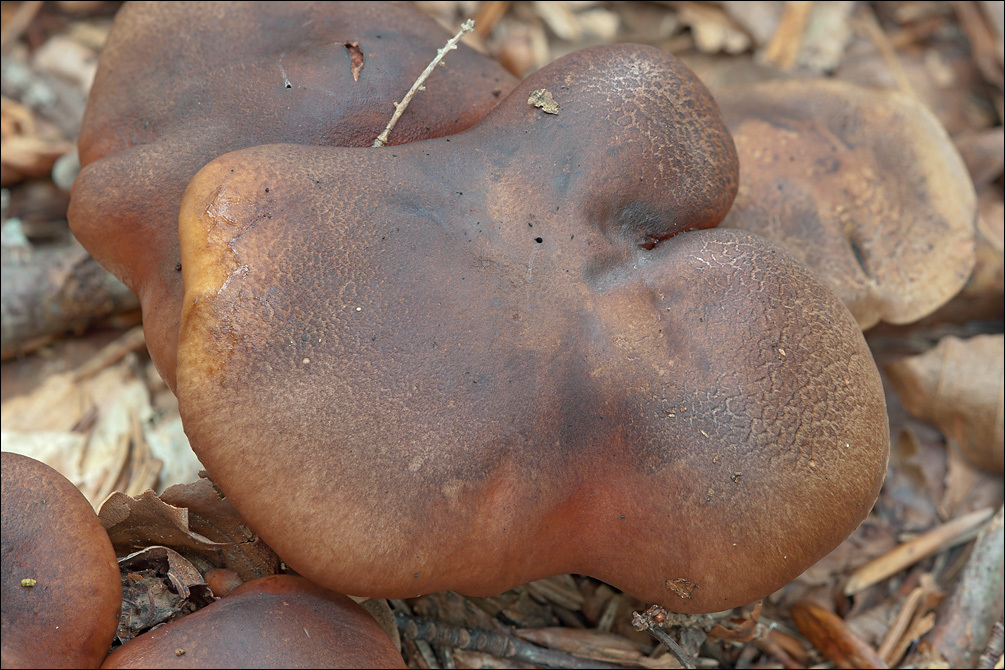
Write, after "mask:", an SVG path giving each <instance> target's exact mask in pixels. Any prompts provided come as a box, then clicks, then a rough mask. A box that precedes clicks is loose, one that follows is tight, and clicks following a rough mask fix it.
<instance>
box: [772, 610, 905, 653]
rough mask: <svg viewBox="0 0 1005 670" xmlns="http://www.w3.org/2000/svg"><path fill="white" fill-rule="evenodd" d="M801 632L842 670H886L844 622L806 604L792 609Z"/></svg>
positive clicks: (836, 616) (833, 615)
mask: <svg viewBox="0 0 1005 670" xmlns="http://www.w3.org/2000/svg"><path fill="white" fill-rule="evenodd" d="M791 614H792V620H793V621H794V622H795V624H796V627H797V628H798V629H799V632H800V633H802V634H803V636H804V637H806V639H807V640H809V641H810V643H811V644H812V645H813V646H814V647H816V648H817V649H819V650H820V652H821V653H822V654H823V655H824V656H826V657H827V658H829V659H830V660H832V661H834V664H835V665H836V666H837V667H839V668H886V667H887V665H886V663H884V662H883V659H881V658H880V657H879V654H878V653H877V652H876V650H875V649H873V648H872V646H871V645H869V644H867V643H866V642H864V641H863V640H862V639H861V638H860V637H859V636H858V635H857V634H855V632H854V631H852V629H851V628H849V627H848V624H846V623H845V622H844V619H842V618H841V617H839V616H838V615H837V614H834V613H833V612H830V611H828V610H825V609H824V608H822V607H820V606H819V605H816V604H814V603H811V602H809V601H807V600H800V601H798V602H796V603H795V604H793V606H792V611H791Z"/></svg>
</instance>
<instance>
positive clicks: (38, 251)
mask: <svg viewBox="0 0 1005 670" xmlns="http://www.w3.org/2000/svg"><path fill="white" fill-rule="evenodd" d="M11 223H12V222H11V221H8V222H7V224H11ZM0 263H2V267H0V273H2V285H3V288H2V295H0V359H2V360H7V359H9V358H11V357H13V356H16V355H18V354H23V353H27V352H29V351H32V350H34V349H37V348H38V347H39V346H41V345H43V344H45V343H46V342H49V341H50V340H51V339H52V338H54V337H57V336H59V335H61V334H63V333H66V332H71V331H79V330H82V329H84V328H86V327H87V326H88V325H90V324H92V323H94V322H95V321H98V320H99V319H102V318H106V317H108V316H111V315H113V314H121V313H124V312H129V311H134V310H137V309H139V302H138V301H137V300H136V296H134V295H133V294H132V292H131V291H129V289H127V288H126V287H125V285H124V284H123V283H122V282H120V281H119V280H118V279H116V278H115V277H114V276H113V275H112V274H110V273H109V272H108V271H107V270H105V269H104V268H103V267H101V266H100V265H98V263H97V261H95V260H94V259H93V258H91V256H90V254H88V253H87V252H86V251H85V250H84V248H83V247H81V246H80V245H79V244H78V243H77V242H76V241H67V242H64V243H61V244H55V245H51V246H50V245H47V246H45V247H31V246H30V245H29V246H27V247H26V246H25V245H19V246H18V247H17V248H12V247H9V246H5V247H4V248H3V250H2V257H0Z"/></svg>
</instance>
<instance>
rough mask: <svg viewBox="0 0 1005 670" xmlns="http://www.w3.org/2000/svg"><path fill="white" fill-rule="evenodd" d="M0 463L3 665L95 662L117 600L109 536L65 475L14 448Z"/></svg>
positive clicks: (108, 636) (108, 640) (109, 634)
mask: <svg viewBox="0 0 1005 670" xmlns="http://www.w3.org/2000/svg"><path fill="white" fill-rule="evenodd" d="M2 461H3V492H2V495H0V505H2V507H3V509H2V515H3V521H2V524H3V532H2V533H0V535H2V538H3V563H2V566H0V574H2V576H3V585H2V589H3V593H2V598H0V603H2V607H3V619H2V629H3V637H2V639H3V667H4V668H96V667H98V666H99V665H101V661H102V660H103V659H104V658H105V654H106V653H108V647H109V646H111V644H112V638H113V637H115V629H116V626H118V623H119V609H120V608H121V606H122V583H121V582H120V581H119V566H118V563H117V562H116V560H115V551H114V549H112V542H111V540H109V539H108V534H107V533H106V532H105V529H104V528H103V527H102V526H101V522H100V521H99V520H98V517H97V515H96V514H95V513H94V510H93V509H92V508H91V504H90V503H88V502H87V499H86V498H84V495H83V494H82V493H81V492H80V491H78V490H77V489H76V487H75V486H74V485H73V484H71V483H70V481H69V480H68V479H66V477H64V476H63V475H61V474H59V473H58V472H56V471H55V470H53V469H52V468H50V467H49V466H48V465H45V464H44V463H40V462H39V461H36V460H34V459H32V458H28V457H27V456H22V455H20V454H15V453H10V452H3V456H2Z"/></svg>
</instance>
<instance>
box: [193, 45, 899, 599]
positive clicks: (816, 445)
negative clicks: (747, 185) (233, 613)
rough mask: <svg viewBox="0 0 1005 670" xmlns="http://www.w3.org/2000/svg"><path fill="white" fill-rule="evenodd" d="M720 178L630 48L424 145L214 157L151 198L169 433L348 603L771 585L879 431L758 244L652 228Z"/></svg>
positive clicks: (827, 326)
mask: <svg viewBox="0 0 1005 670" xmlns="http://www.w3.org/2000/svg"><path fill="white" fill-rule="evenodd" d="M540 89H544V90H546V91H548V92H550V93H551V94H552V96H553V98H554V100H555V101H556V102H557V104H558V110H557V111H558V113H557V114H549V113H545V112H544V111H543V110H541V109H538V108H536V107H534V106H532V105H530V104H528V102H527V101H528V99H529V98H531V93H532V92H534V91H536V90H540ZM542 97H545V96H544V95H543V94H539V95H536V96H533V98H534V99H540V98H542ZM736 174H737V172H736V157H735V153H734V151H733V146H732V142H731V140H730V139H729V135H728V133H727V132H726V130H725V127H724V125H723V124H722V122H721V120H720V119H719V117H718V112H717V110H716V107H715V103H714V101H713V100H712V98H711V96H710V95H709V94H708V92H707V91H706V90H705V89H704V87H703V86H702V85H701V84H700V82H698V81H697V79H696V78H694V76H693V75H692V74H691V73H690V72H689V71H688V70H687V69H686V68H684V67H683V66H682V65H681V64H680V63H679V62H678V61H677V60H676V59H674V58H673V57H672V56H669V55H668V54H666V53H664V52H662V51H659V50H657V49H652V48H649V47H640V46H635V45H619V46H611V47H596V48H592V49H586V50H583V51H580V52H577V53H574V54H571V55H569V56H567V57H565V58H563V59H561V60H559V61H556V62H555V63H553V64H552V65H550V66H548V67H546V68H544V69H543V70H541V71H539V72H538V73H536V74H535V75H533V76H532V77H530V78H529V79H528V80H527V81H525V82H524V83H523V84H521V86H520V87H518V88H517V89H516V90H515V91H514V92H513V94H512V95H510V96H509V98H508V99H507V100H506V101H504V102H503V103H502V104H501V105H500V106H499V107H497V108H496V109H495V110H494V111H493V112H491V113H490V114H489V115H488V116H486V118H485V119H484V120H483V121H482V122H480V123H479V124H477V125H476V126H475V127H473V128H472V129H471V130H469V131H466V132H464V133H460V134H458V135H454V136H452V137H450V138H443V139H438V140H429V141H424V142H416V143H413V144H409V145H405V146H402V147H396V148H391V149H387V150H380V151H374V150H368V149H367V150H357V149H332V148H320V147H297V146H289V145H271V146H263V147H256V148H254V149H248V150H244V151H240V152H235V153H232V154H228V155H226V156H223V157H221V158H220V159H218V160H216V161H214V162H213V163H211V164H210V165H208V166H207V167H206V168H204V169H203V170H202V171H200V173H199V174H198V175H197V176H196V177H195V179H193V181H192V183H191V184H190V185H189V188H188V191H187V192H186V195H185V199H184V201H183V203H182V214H181V219H180V234H181V243H182V254H183V258H184V268H185V269H184V276H185V285H186V296H185V311H184V316H183V326H182V334H181V338H180V348H179V367H178V392H179V399H180V403H181V412H182V416H183V418H184V421H185V426H186V431H187V432H188V434H189V437H190V438H191V441H192V444H193V447H194V448H195V450H196V451H197V453H198V454H199V457H200V460H201V461H202V462H203V463H204V464H206V466H207V467H208V469H209V471H210V473H211V474H212V476H213V478H214V480H215V481H216V482H217V483H218V484H219V485H220V486H221V488H222V489H223V490H224V491H225V492H226V493H227V495H228V496H229V497H230V499H231V500H232V501H233V503H234V505H235V506H236V507H237V508H238V509H239V510H240V511H241V514H242V516H243V517H244V518H245V519H246V520H247V521H248V522H249V524H250V525H251V526H252V527H253V528H254V529H255V530H256V532H258V533H259V534H260V535H261V536H262V537H263V538H264V539H265V540H266V541H267V542H269V544H270V545H271V546H273V547H274V548H275V549H276V550H277V552H278V553H279V555H280V556H282V557H283V559H284V560H285V561H286V562H287V563H289V564H290V565H291V566H293V567H294V568H295V569H296V570H297V571H298V572H301V573H302V574H305V575H307V576H309V577H310V578H311V579H313V580H315V581H318V582H319V583H322V584H324V585H325V586H327V587H329V588H335V589H338V590H342V591H345V592H350V593H354V594H356V595H369V596H382V597H403V596H414V595H416V594H421V593H426V592H431V591H437V590H442V589H453V590H457V591H461V592H465V593H471V594H489V593H495V592H499V591H502V590H504V589H506V588H510V587H512V586H514V585H517V584H520V583H523V582H527V581H530V580H534V579H538V578H542V577H545V576H547V575H552V574H556V573H563V572H577V573H583V574H588V575H592V576H595V577H597V578H599V579H602V580H604V581H607V582H609V583H611V584H613V585H614V586H617V587H619V588H621V589H623V590H625V591H628V592H629V593H631V594H632V595H635V596H637V597H639V598H641V599H643V600H647V601H650V602H659V603H661V604H664V605H665V606H667V607H669V608H672V609H675V610H678V611H715V610H722V609H726V608H728V607H732V606H734V605H737V604H741V603H745V602H749V601H752V600H755V599H757V598H759V597H762V596H764V595H766V594H768V593H770V592H771V591H773V590H774V589H776V588H778V587H780V586H782V585H784V584H785V583H786V582H787V581H788V580H790V579H792V578H793V577H795V576H796V575H798V574H799V573H800V572H801V571H802V570H804V569H805V568H806V567H808V566H809V565H811V564H812V563H813V562H814V561H815V560H817V559H818V558H820V557H821V556H822V555H824V554H825V553H827V552H828V551H829V550H830V549H832V548H833V547H834V546H836V545H837V544H838V543H839V542H840V541H841V540H843V539H844V538H845V537H846V536H847V535H848V534H849V533H850V532H851V531H852V530H853V529H854V528H855V527H856V526H857V525H858V524H859V523H860V521H861V520H862V519H863V518H864V516H865V515H866V513H867V512H868V511H869V509H870V507H871V505H872V503H873V501H874V500H875V498H876V496H877V494H878V492H879V487H880V484H881V482H882V480H883V475H884V473H885V466H886V458H887V452H888V439H889V438H888V428H887V418H886V411H885V403H884V398H883V393H882V389H881V386H880V382H879V375H878V373H877V371H876V367H875V365H874V363H873V361H872V357H871V356H870V354H869V351H868V349H867V348H866V346H865V343H864V340H863V338H862V335H861V332H860V330H859V329H858V326H857V324H856V323H855V321H854V320H853V319H852V317H851V315H850V314H849V313H848V311H847V309H845V307H844V306H843V305H842V304H841V303H840V301H838V299H837V298H836V297H835V296H834V295H833V294H832V293H831V292H830V291H829V290H828V289H826V288H825V287H824V286H823V285H822V284H821V283H820V282H819V281H818V280H816V279H815V278H814V277H813V276H812V275H811V274H810V273H809V272H808V271H806V270H805V269H803V268H802V267H801V266H799V265H798V264H797V263H795V262H794V261H792V260H791V259H790V258H789V257H788V256H787V255H786V254H785V253H783V252H782V251H780V250H779V249H777V248H776V247H774V246H772V245H770V244H769V243H768V242H767V241H765V240H764V239H763V238H759V237H757V236H754V235H751V234H748V233H745V232H742V231H732V230H701V231H696V232H689V233H682V234H676V233H678V232H680V231H682V230H688V229H692V228H702V227H708V226H713V225H714V224H715V223H717V222H718V221H719V220H720V219H721V218H722V216H723V215H724V213H725V211H726V210H727V208H728V207H729V204H730V201H731V199H732V197H733V192H734V189H735V185H736ZM675 234H676V235H675Z"/></svg>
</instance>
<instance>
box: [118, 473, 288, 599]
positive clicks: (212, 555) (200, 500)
mask: <svg viewBox="0 0 1005 670" xmlns="http://www.w3.org/2000/svg"><path fill="white" fill-rule="evenodd" d="M98 517H99V518H100V519H101V522H102V524H104V526H105V528H106V530H108V535H109V537H111V538H112V544H113V545H114V546H115V549H116V551H118V552H119V553H126V552H129V551H133V550H136V549H141V548H144V547H147V546H152V545H164V546H168V547H171V548H172V549H174V550H176V551H178V552H180V553H181V554H182V555H184V556H186V557H188V558H192V559H194V558H199V559H201V560H202V561H204V562H206V563H207V564H208V565H209V566H213V567H226V568H229V569H231V570H233V571H234V572H236V573H237V574H238V576H239V577H240V578H241V579H242V580H244V581H249V580H251V579H255V578H257V577H265V576H267V575H271V574H275V573H277V572H278V571H279V558H278V557H277V556H276V555H275V553H274V552H273V551H272V550H271V549H270V548H269V547H268V546H267V545H265V543H263V542H262V541H261V540H259V539H258V538H257V537H256V536H255V535H254V533H252V532H251V531H250V530H249V529H248V528H247V526H245V525H244V522H243V521H242V520H241V517H240V515H239V514H238V513H237V510H235V509H234V507H233V506H232V505H231V504H230V503H229V502H227V501H226V500H224V499H221V498H220V496H219V495H218V494H217V493H216V490H215V488H214V487H213V484H212V483H211V482H209V481H207V480H200V481H198V482H195V483H193V484H185V485H176V486H172V487H170V488H168V489H167V490H166V491H164V493H163V494H162V495H161V497H158V496H157V495H156V494H155V493H154V492H153V491H147V492H146V493H144V494H142V495H140V496H139V497H137V498H132V497H130V496H127V495H125V494H123V493H120V492H116V493H113V494H112V495H111V496H109V498H108V499H107V500H106V501H105V503H104V504H103V505H102V506H101V509H100V510H99V511H98Z"/></svg>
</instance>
